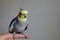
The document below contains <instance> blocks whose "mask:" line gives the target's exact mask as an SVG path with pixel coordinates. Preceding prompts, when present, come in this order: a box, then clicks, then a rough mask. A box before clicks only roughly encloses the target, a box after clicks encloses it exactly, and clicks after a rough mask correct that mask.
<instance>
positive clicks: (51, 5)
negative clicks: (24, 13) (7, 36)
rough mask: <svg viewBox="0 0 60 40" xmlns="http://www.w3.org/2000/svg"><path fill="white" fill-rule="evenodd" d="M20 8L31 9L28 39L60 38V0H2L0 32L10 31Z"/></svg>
mask: <svg viewBox="0 0 60 40" xmlns="http://www.w3.org/2000/svg"><path fill="white" fill-rule="evenodd" d="M19 8H24V9H27V10H28V11H29V18H28V19H29V23H30V24H29V27H28V29H27V31H26V33H27V35H30V36H31V38H29V39H27V40H60V0H0V33H5V32H8V26H9V23H10V21H11V20H12V19H13V18H14V17H15V16H16V15H17V14H18V12H19ZM22 40H26V39H22Z"/></svg>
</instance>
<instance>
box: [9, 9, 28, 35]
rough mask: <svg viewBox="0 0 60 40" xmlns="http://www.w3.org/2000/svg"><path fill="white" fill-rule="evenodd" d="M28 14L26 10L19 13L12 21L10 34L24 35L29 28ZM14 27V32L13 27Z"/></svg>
mask: <svg viewBox="0 0 60 40" xmlns="http://www.w3.org/2000/svg"><path fill="white" fill-rule="evenodd" d="M27 14H28V11H27V10H26V9H21V8H20V11H19V12H18V15H17V16H16V17H14V18H13V19H12V21H11V22H10V24H9V33H17V34H23V35H25V34H24V31H26V30H27V28H28V25H29V24H28V22H27ZM12 26H13V28H12V30H11V27H12Z"/></svg>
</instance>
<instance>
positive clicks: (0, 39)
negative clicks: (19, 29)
mask: <svg viewBox="0 0 60 40" xmlns="http://www.w3.org/2000/svg"><path fill="white" fill-rule="evenodd" d="M25 37H26V38H29V36H27V35H22V34H15V35H14V38H25ZM14 38H13V34H11V33H0V40H14Z"/></svg>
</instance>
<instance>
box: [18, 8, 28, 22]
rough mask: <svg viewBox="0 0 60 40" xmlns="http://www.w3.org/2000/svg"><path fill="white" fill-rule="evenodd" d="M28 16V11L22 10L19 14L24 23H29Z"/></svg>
mask: <svg viewBox="0 0 60 40" xmlns="http://www.w3.org/2000/svg"><path fill="white" fill-rule="evenodd" d="M27 14H28V11H27V10H25V9H21V10H20V11H19V14H18V19H19V20H20V21H22V22H26V21H27V17H26V15H27Z"/></svg>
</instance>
